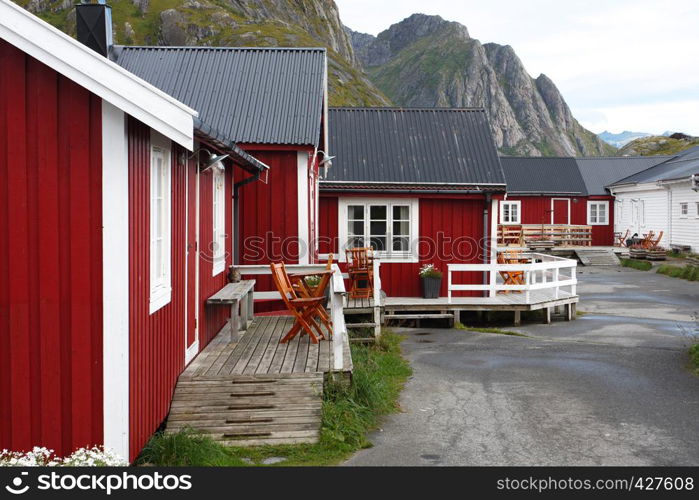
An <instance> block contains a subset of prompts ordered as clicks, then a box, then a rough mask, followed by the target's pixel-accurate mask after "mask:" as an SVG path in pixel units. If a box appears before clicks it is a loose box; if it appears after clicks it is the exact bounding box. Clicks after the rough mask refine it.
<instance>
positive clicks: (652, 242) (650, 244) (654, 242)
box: [648, 231, 663, 248]
mask: <svg viewBox="0 0 699 500" xmlns="http://www.w3.org/2000/svg"><path fill="white" fill-rule="evenodd" d="M662 239H663V231H660V234H658V237H657V238H656V237H655V235H653V237H652V238H650V240H649V241H648V248H653V247H657V246H658V243H660V240H662Z"/></svg>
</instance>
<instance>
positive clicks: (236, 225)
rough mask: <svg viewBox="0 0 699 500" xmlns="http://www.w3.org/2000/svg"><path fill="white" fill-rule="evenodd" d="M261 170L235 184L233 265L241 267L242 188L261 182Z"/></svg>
mask: <svg viewBox="0 0 699 500" xmlns="http://www.w3.org/2000/svg"><path fill="white" fill-rule="evenodd" d="M261 174H262V171H261V170H258V171H257V172H256V173H255V175H253V176H251V177H247V178H245V179H243V180H242V181H239V182H236V183H234V184H233V216H234V221H233V228H234V229H233V265H240V195H239V191H240V188H241V187H243V186H245V185H246V184H250V183H251V182H255V181H258V180H260V175H261Z"/></svg>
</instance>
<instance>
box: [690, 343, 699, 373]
mask: <svg viewBox="0 0 699 500" xmlns="http://www.w3.org/2000/svg"><path fill="white" fill-rule="evenodd" d="M689 365H690V369H691V370H692V373H694V375H699V344H694V345H693V346H692V347H690V348H689Z"/></svg>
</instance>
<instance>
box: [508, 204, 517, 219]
mask: <svg viewBox="0 0 699 500" xmlns="http://www.w3.org/2000/svg"><path fill="white" fill-rule="evenodd" d="M517 208H518V207H517V205H516V204H515V203H513V204H512V207H511V208H510V217H511V220H512V222H514V221H516V220H517Z"/></svg>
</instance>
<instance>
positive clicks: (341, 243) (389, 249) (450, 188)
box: [319, 108, 505, 297]
mask: <svg viewBox="0 0 699 500" xmlns="http://www.w3.org/2000/svg"><path fill="white" fill-rule="evenodd" d="M330 124H331V129H330V141H329V142H330V147H331V148H332V154H333V155H335V156H336V159H335V160H334V161H333V165H332V168H330V169H328V170H327V172H326V173H325V176H324V177H323V178H322V180H321V182H320V209H319V214H320V219H319V220H320V230H319V249H320V253H321V255H323V254H328V253H330V252H332V253H334V254H336V255H337V254H339V255H340V257H341V258H344V251H343V250H344V249H345V248H347V247H352V246H369V245H371V246H373V247H374V249H375V250H376V251H377V253H378V256H379V258H380V260H381V285H382V288H383V290H384V291H385V292H386V294H387V295H389V296H402V297H411V296H419V295H420V294H421V291H420V280H419V278H418V272H419V269H420V267H421V266H422V265H424V264H435V265H436V266H437V267H438V268H440V269H441V270H443V271H445V272H446V265H447V264H450V263H481V262H489V261H490V259H491V255H490V250H491V247H492V246H491V245H490V242H491V237H492V231H493V227H494V226H493V221H494V219H493V213H494V212H493V211H495V212H497V199H498V198H502V196H503V195H504V193H505V178H504V175H503V172H502V169H501V167H500V162H499V160H498V156H497V150H496V148H495V145H494V143H493V140H492V137H491V134H490V130H489V127H488V121H487V118H486V114H485V112H484V111H483V110H482V109H404V108H332V109H331V110H330ZM470 274H471V275H470V276H464V277H462V278H461V281H462V282H463V281H464V280H465V282H474V283H480V282H481V280H482V279H483V276H482V275H481V273H470ZM440 293H441V295H442V296H446V294H447V280H446V279H444V280H443V282H442V289H441V292H440Z"/></svg>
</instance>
